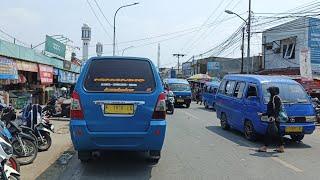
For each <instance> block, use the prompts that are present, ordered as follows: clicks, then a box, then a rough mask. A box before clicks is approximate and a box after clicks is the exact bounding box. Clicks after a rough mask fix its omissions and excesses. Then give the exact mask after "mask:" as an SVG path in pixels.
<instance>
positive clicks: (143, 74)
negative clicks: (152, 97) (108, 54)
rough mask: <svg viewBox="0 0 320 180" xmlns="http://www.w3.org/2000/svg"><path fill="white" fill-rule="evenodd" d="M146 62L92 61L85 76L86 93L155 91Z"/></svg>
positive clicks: (153, 81)
mask: <svg viewBox="0 0 320 180" xmlns="http://www.w3.org/2000/svg"><path fill="white" fill-rule="evenodd" d="M155 86H156V85H155V80H154V76H153V72H152V69H151V64H150V63H149V62H148V61H141V60H93V61H92V62H91V64H90V66H89V70H88V73H87V74H86V76H85V81H84V87H85V89H86V90H87V91H94V92H108V93H146V92H152V91H153V90H154V89H155Z"/></svg>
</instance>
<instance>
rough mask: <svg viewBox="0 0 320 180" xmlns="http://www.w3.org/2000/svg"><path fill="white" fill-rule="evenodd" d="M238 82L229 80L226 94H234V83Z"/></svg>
mask: <svg viewBox="0 0 320 180" xmlns="http://www.w3.org/2000/svg"><path fill="white" fill-rule="evenodd" d="M235 84H236V82H235V81H228V82H227V84H226V95H229V96H232V94H233V88H234V85H235Z"/></svg>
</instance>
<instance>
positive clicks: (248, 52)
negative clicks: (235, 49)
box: [247, 0, 253, 74]
mask: <svg viewBox="0 0 320 180" xmlns="http://www.w3.org/2000/svg"><path fill="white" fill-rule="evenodd" d="M247 30H248V47H247V61H248V62H247V74H249V65H250V36H251V0H249V17H248V29H247ZM251 73H253V58H252V60H251Z"/></svg>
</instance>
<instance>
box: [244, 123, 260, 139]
mask: <svg viewBox="0 0 320 180" xmlns="http://www.w3.org/2000/svg"><path fill="white" fill-rule="evenodd" d="M244 136H245V138H246V139H247V140H249V141H255V140H256V139H257V134H256V132H255V130H254V127H253V124H252V123H251V121H249V120H246V121H245V122H244Z"/></svg>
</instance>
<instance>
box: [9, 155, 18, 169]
mask: <svg viewBox="0 0 320 180" xmlns="http://www.w3.org/2000/svg"><path fill="white" fill-rule="evenodd" d="M7 165H8V166H10V167H11V168H12V169H14V170H16V171H17V172H20V164H19V163H18V161H17V159H16V158H15V157H10V159H9V160H8V161H7Z"/></svg>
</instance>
